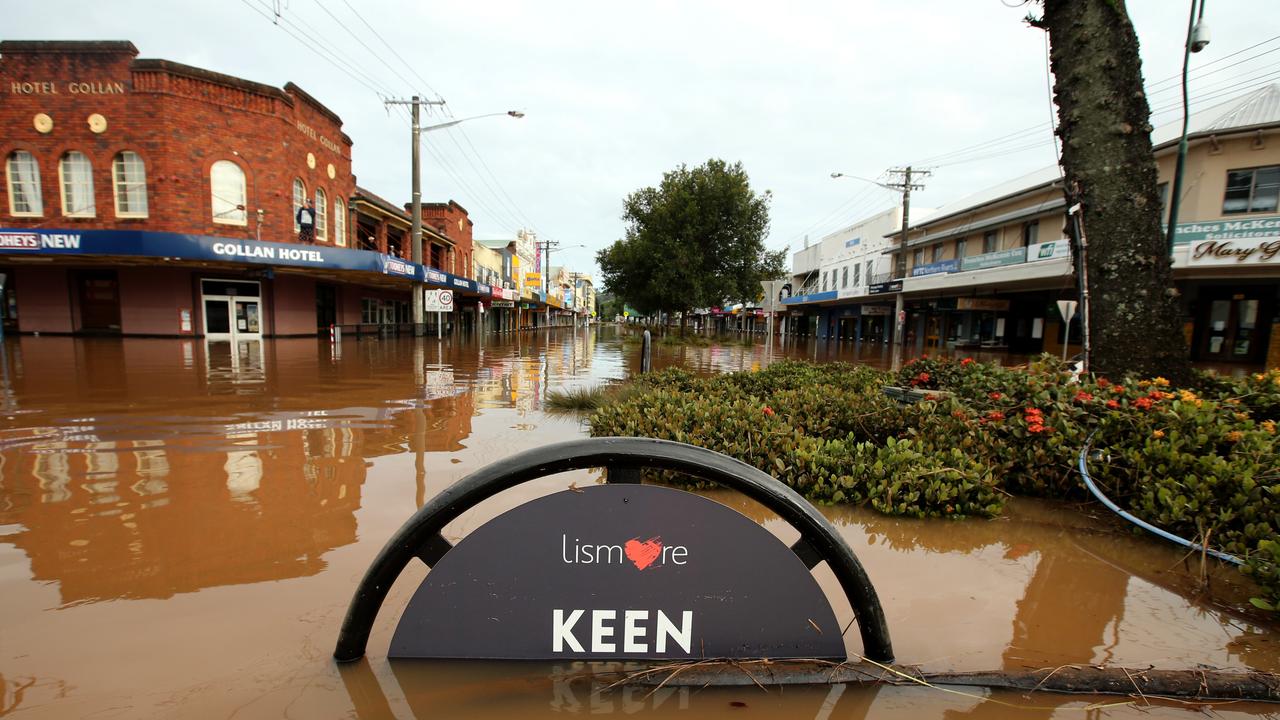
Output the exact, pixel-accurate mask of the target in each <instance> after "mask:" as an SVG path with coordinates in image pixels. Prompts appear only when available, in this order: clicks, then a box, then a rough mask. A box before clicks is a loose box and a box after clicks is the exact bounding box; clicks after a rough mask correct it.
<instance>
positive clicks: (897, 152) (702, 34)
mask: <svg viewBox="0 0 1280 720" xmlns="http://www.w3.org/2000/svg"><path fill="white" fill-rule="evenodd" d="M5 5H6V7H5V9H4V12H3V15H4V21H3V26H2V27H0V33H2V34H3V37H4V38H5V39H23V40H56V39H107V40H117V39H119V40H131V41H132V42H133V43H134V44H135V45H136V46H137V47H138V49H139V51H140V52H141V57H149V58H164V59H168V60H174V61H177V62H181V63H186V64H189V65H195V66H198V67H202V68H206V69H209V70H214V71H217V72H222V73H227V74H230V75H235V76H238V77H243V78H246V79H249V80H254V81H257V82H262V83H267V84H271V85H275V86H282V85H284V84H285V83H286V82H288V81H293V82H295V83H297V84H298V85H299V86H301V87H302V88H303V89H305V90H306V91H307V92H309V93H310V94H312V95H313V96H315V97H316V98H318V99H319V100H320V101H321V102H323V103H324V104H325V105H327V106H328V107H329V108H330V109H332V110H333V111H334V112H336V113H338V115H340V116H341V117H342V119H343V121H344V123H345V130H346V132H347V133H348V134H349V135H350V136H351V137H352V139H353V140H354V141H355V147H354V149H353V154H354V163H355V172H356V174H357V177H358V182H359V183H360V184H361V185H362V186H364V187H367V188H369V189H371V190H373V191H374V192H376V193H378V194H380V195H382V196H383V197H386V198H388V199H389V200H392V201H393V202H396V203H404V202H407V201H408V200H409V199H410V177H409V176H410V172H409V170H410V168H409V152H408V146H409V128H408V121H407V119H406V118H405V117H404V116H403V115H401V114H396V113H392V114H390V115H388V113H387V112H386V110H385V109H384V107H383V105H382V102H381V100H380V97H379V93H381V94H382V95H391V96H397V97H406V96H409V95H412V94H413V93H414V92H418V93H421V94H424V95H427V96H430V97H436V96H439V97H442V98H444V99H445V100H446V101H447V102H448V108H449V112H450V113H451V114H452V117H453V118H462V117H468V116H472V115H479V114H484V113H490V112H500V111H505V110H508V109H518V110H522V111H524V112H525V113H527V116H526V117H525V118H524V119H521V120H515V119H511V118H508V117H505V116H502V117H494V118H485V119H478V120H475V121H474V122H468V123H466V124H464V125H463V126H461V127H460V128H455V129H446V130H440V131H437V132H431V133H428V134H427V135H425V136H424V137H425V139H426V144H427V146H428V151H427V152H426V153H424V155H423V195H424V199H425V200H428V201H442V200H447V199H450V198H451V199H454V200H456V201H458V202H459V203H461V204H462V205H463V206H465V207H466V208H467V209H468V210H469V211H470V213H471V218H472V219H473V220H474V221H475V229H476V237H478V238H493V237H512V236H514V233H515V231H516V229H517V228H519V227H522V226H523V227H532V228H534V229H536V230H537V231H538V232H539V234H540V236H541V237H543V238H547V237H550V238H554V239H556V240H558V241H559V242H560V243H561V244H562V245H563V246H564V247H563V248H562V249H559V250H556V251H554V253H555V254H554V255H553V258H552V260H553V263H554V264H556V265H559V264H561V262H562V261H565V260H566V258H567V263H568V264H569V265H570V266H571V267H572V268H574V269H580V270H591V269H594V259H593V256H594V253H595V251H596V250H598V249H600V248H602V247H604V246H606V245H608V244H609V243H611V242H613V241H614V240H616V239H618V238H620V237H621V236H622V227H623V226H622V221H621V219H620V217H619V216H620V214H621V211H622V199H623V198H624V197H625V196H626V195H627V194H628V193H630V192H632V191H634V190H636V189H638V188H640V187H644V186H648V185H656V184H657V183H658V182H659V181H660V180H661V177H662V173H663V172H664V171H667V170H670V169H672V168H674V167H676V166H678V165H679V164H680V163H687V164H689V165H697V164H699V163H702V162H703V161H705V160H707V159H708V158H712V157H719V158H723V159H725V160H727V161H730V162H732V161H738V160H740V161H742V162H743V164H744V165H745V167H746V170H747V172H748V173H749V175H750V177H751V180H752V185H753V187H754V188H755V189H756V190H757V191H764V190H771V191H772V192H773V205H772V230H771V235H770V238H769V245H770V246H771V247H774V248H781V247H784V246H789V247H790V249H791V250H792V251H794V250H797V249H799V248H800V247H802V246H803V243H804V237H805V235H806V234H807V235H809V236H810V237H811V238H812V239H813V240H814V241H816V240H817V239H819V238H821V236H822V235H824V234H827V233H829V232H832V231H834V230H836V229H838V228H840V227H842V226H844V225H848V224H850V223H852V222H854V221H856V220H858V219H861V218H863V217H866V216H868V215H871V214H874V213H875V212H878V211H880V210H883V209H885V208H887V207H890V206H892V205H893V204H894V203H895V202H896V200H895V198H894V196H893V195H892V194H891V193H889V192H888V191H886V190H881V189H878V188H876V187H875V186H874V185H869V184H867V183H862V182H858V181H856V180H848V179H841V180H832V179H831V178H830V174H831V173H832V172H833V171H841V172H845V173H849V174H854V175H861V176H864V177H869V178H875V177H878V176H879V175H880V173H881V172H883V171H884V170H885V169H886V168H889V167H892V166H899V165H905V164H907V163H915V164H917V165H929V166H934V167H933V175H932V176H931V177H929V178H927V179H926V180H925V183H926V185H927V188H926V189H925V190H924V191H923V192H920V193H918V194H917V195H916V196H915V197H914V198H913V204H914V205H918V206H932V207H937V206H940V205H944V204H946V203H948V202H951V201H954V200H956V199H958V198H960V197H962V196H964V195H967V194H969V193H970V192H973V191H976V190H979V189H981V188H983V187H986V186H989V185H993V184H996V183H998V182H1001V181H1003V180H1006V179H1009V178H1012V177H1015V176H1017V175H1020V174H1022V173H1024V172H1028V171H1031V170H1034V169H1037V168H1040V167H1044V166H1046V165H1050V164H1052V163H1053V162H1054V149H1053V143H1052V139H1051V135H1050V133H1049V119H1050V105H1049V96H1048V90H1047V88H1046V66H1045V40H1044V33H1043V32H1041V31H1039V30H1035V29H1033V28H1030V27H1028V26H1026V25H1025V24H1024V23H1023V22H1022V18H1023V17H1024V16H1025V15H1026V14H1027V12H1028V9H1029V8H1028V7H1027V6H1020V5H1017V4H1016V2H1015V0H916V1H907V0H876V1H870V0H860V1H858V2H849V1H848V0H843V1H836V2H805V3H790V4H784V3H764V2H758V3H753V2H741V1H740V0H739V1H737V2H715V3H713V2H695V1H692V0H686V1H684V2H658V3H655V2H634V3H617V2H585V1H584V2H573V3H570V2H559V1H557V0H539V1H536V2H532V1H531V2H483V1H481V2H469V3H458V2H438V1H435V0H432V1H429V2H428V1H421V0H415V1H412V2H410V1H407V0H401V1H399V2H392V1H390V0H219V1H218V2H209V1H208V0H202V1H200V2H194V1H187V0H165V1H164V2H157V1H155V0H150V1H147V0H112V2H105V3H103V2H99V3H88V2H83V1H80V2H74V1H65V0H41V1H40V2H21V3H19V2H10V3H6V4H5ZM788 5H790V7H789V6H788ZM1011 6H1012V7H1011ZM1188 6H1189V3H1188V2H1187V1H1176V0H1131V1H1130V3H1129V11H1130V14H1131V16H1132V17H1133V19H1134V22H1135V24H1136V26H1137V29H1138V35H1139V39H1140V41H1141V44H1142V55H1143V62H1144V76H1145V77H1146V78H1147V82H1148V86H1149V87H1150V89H1151V90H1152V92H1153V96H1152V106H1153V108H1155V109H1156V110H1163V112H1158V113H1157V114H1156V117H1155V118H1154V120H1155V123H1156V124H1157V125H1159V124H1162V123H1163V122H1169V121H1173V120H1176V119H1178V118H1179V117H1180V115H1179V112H1180V111H1179V110H1178V105H1177V101H1178V99H1179V95H1178V90H1177V83H1176V82H1174V81H1173V80H1172V78H1173V77H1174V76H1176V75H1177V73H1178V72H1179V71H1180V68H1181V62H1182V43H1183V38H1184V35H1185V32H1186V23H1187V9H1188ZM1030 9H1037V8H1035V7H1034V6H1033V7H1032V8H1030ZM277 10H278V12H279V16H278V19H279V24H278V25H277V24H276V23H275V22H273V20H274V19H275V18H276V11H277ZM357 12H358V14H357ZM1205 18H1206V20H1207V21H1208V22H1209V23H1210V25H1211V27H1212V37H1213V42H1212V44H1211V45H1210V46H1209V48H1208V49H1207V50H1205V51H1204V52H1203V53H1200V54H1199V55H1194V56H1193V62H1192V73H1193V75H1194V74H1195V68H1197V67H1199V66H1205V67H1204V70H1202V71H1201V72H1202V73H1203V74H1204V77H1203V78H1202V79H1201V80H1200V81H1198V84H1193V107H1195V96H1196V94H1199V95H1200V96H1202V97H1211V98H1213V99H1210V100H1206V101H1204V103H1203V104H1204V105H1208V104H1212V103H1215V102H1219V101H1220V100H1223V99H1228V98H1230V97H1234V96H1236V95H1238V94H1239V93H1241V92H1244V91H1247V90H1248V89H1249V88H1251V87H1256V86H1257V85H1258V84H1259V83H1265V82H1274V81H1277V80H1278V79H1280V71H1278V68H1280V38H1276V37H1274V36H1276V34H1277V32H1278V31H1277V24H1276V22H1275V18H1276V14H1275V0H1214V1H1213V2H1211V3H1208V5H1207V11H1206V15H1205ZM366 22H367V23H368V25H366V24H365V23H366ZM375 33H376V34H375ZM291 34H292V35H296V36H298V37H299V38H303V40H299V39H296V38H295V37H293V36H291ZM1259 43H1261V45H1259V46H1258V47H1257V48H1254V49H1252V50H1247V51H1245V52H1241V53H1239V54H1237V55H1234V56H1233V57H1231V58H1226V59H1224V58H1225V57H1226V56H1227V55H1229V54H1232V53H1236V52H1237V51H1241V50H1245V49H1246V48H1248V47H1249V46H1252V45H1255V44H1259ZM392 49H394V51H393V50H392ZM326 58H327V59H326ZM1215 61H1216V62H1215ZM1209 63H1213V64H1212V65H1209ZM353 76H354V77H353ZM1161 81H1164V82H1161ZM448 119H451V118H450V117H448V116H444V115H441V114H440V113H438V112H435V113H433V115H432V116H431V117H429V118H427V119H426V120H425V122H427V123H433V122H442V121H445V120H448ZM1037 126H1039V127H1038V129H1037ZM993 140H995V141H996V142H993V143H991V144H988V145H982V146H979V147H977V148H975V149H971V150H968V151H967V152H965V153H960V154H956V152H957V151H962V150H965V149H966V148H970V147H971V146H975V145H978V144H980V143H985V142H987V141H993ZM948 154H950V155H948ZM940 156H942V157H940ZM575 245H585V246H586V247H585V248H581V247H571V246H575Z"/></svg>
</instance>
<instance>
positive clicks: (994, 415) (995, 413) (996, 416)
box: [987, 410, 1004, 420]
mask: <svg viewBox="0 0 1280 720" xmlns="http://www.w3.org/2000/svg"><path fill="white" fill-rule="evenodd" d="M987 419H988V420H1003V419H1004V413H1002V412H1000V411H999V410H992V411H991V412H989V413H987Z"/></svg>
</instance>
